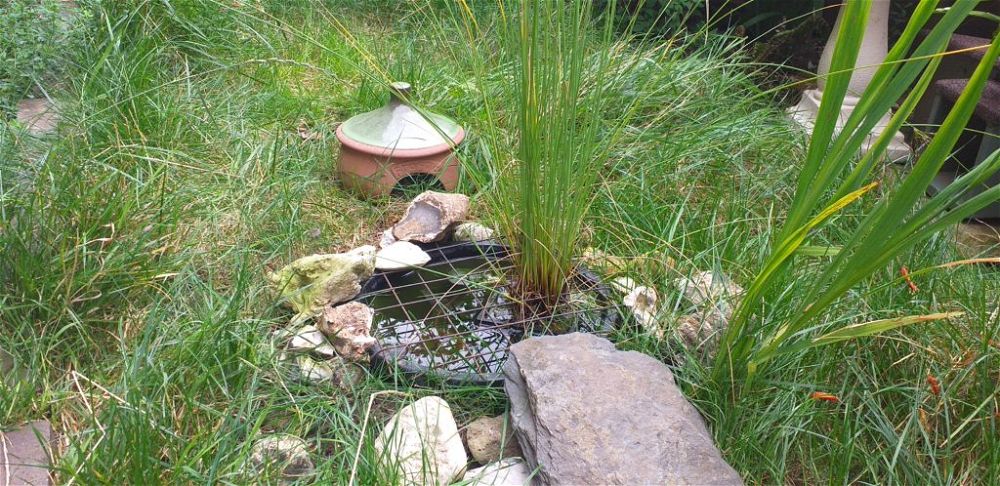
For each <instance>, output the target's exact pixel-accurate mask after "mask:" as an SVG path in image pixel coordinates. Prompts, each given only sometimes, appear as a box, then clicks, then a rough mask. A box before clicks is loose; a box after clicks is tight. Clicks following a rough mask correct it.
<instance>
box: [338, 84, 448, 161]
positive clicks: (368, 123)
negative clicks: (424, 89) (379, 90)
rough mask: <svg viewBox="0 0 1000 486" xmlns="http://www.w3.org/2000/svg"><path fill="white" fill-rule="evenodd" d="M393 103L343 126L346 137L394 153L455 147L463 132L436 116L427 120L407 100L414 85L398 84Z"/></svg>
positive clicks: (392, 98) (442, 117)
mask: <svg viewBox="0 0 1000 486" xmlns="http://www.w3.org/2000/svg"><path fill="white" fill-rule="evenodd" d="M390 86H391V88H392V92H391V96H390V98H389V103H388V104H387V105H385V106H383V107H382V108H379V109H377V110H373V111H369V112H367V113H362V114H360V115H357V116H354V117H351V118H350V119H349V120H347V121H345V122H344V124H343V125H341V130H342V132H343V134H344V136H345V137H346V138H348V139H350V140H352V141H355V142H360V143H363V144H366V145H371V146H374V147H381V148H386V149H390V150H414V149H426V148H430V147H435V146H440V145H443V144H450V143H454V141H455V137H456V136H458V134H459V132H461V130H462V128H461V127H460V126H459V125H458V124H457V123H455V122H454V121H452V120H451V119H449V118H447V117H444V116H441V115H438V114H436V113H427V112H425V113H426V114H427V117H424V116H423V115H421V114H420V112H418V111H417V110H415V109H414V108H413V107H411V106H410V105H407V104H406V103H405V102H404V101H403V98H405V97H406V96H407V95H408V94H409V92H410V84H409V83H403V82H396V83H392V85H390Z"/></svg>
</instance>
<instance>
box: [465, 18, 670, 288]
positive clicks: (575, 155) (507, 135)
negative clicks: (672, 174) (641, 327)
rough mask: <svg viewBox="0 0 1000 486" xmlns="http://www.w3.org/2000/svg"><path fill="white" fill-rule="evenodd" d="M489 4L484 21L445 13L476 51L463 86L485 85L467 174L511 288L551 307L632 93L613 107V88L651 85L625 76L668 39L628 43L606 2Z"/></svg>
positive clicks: (653, 58) (650, 60)
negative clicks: (493, 10) (502, 249)
mask: <svg viewBox="0 0 1000 486" xmlns="http://www.w3.org/2000/svg"><path fill="white" fill-rule="evenodd" d="M498 8H499V13H498V15H496V16H494V17H493V20H495V22H487V21H483V20H482V19H481V18H480V17H481V16H477V15H476V14H474V13H473V11H472V9H471V8H470V7H469V6H468V5H466V4H465V3H464V2H461V3H460V7H459V8H456V9H455V10H454V11H453V12H452V13H453V18H452V21H453V22H454V24H455V25H456V26H457V28H456V30H457V31H459V32H464V33H465V34H466V36H467V38H466V39H464V40H465V42H466V43H467V45H473V46H479V47H478V48H476V49H473V50H472V52H469V53H467V54H466V55H467V57H468V59H466V60H465V61H464V62H465V63H466V64H467V65H468V67H469V68H470V71H471V72H472V74H473V76H474V82H475V83H476V85H477V86H479V87H486V86H492V87H493V88H494V89H493V90H486V89H480V90H479V91H478V93H477V96H478V97H479V99H477V101H478V102H479V103H480V104H481V106H482V107H483V113H484V120H483V123H480V124H479V126H478V128H479V130H480V131H479V132H478V133H477V136H478V137H479V145H478V146H477V147H476V150H477V155H478V156H479V157H480V158H481V159H482V162H483V164H484V165H485V170H480V171H478V172H476V171H474V172H473V173H472V174H471V175H472V178H473V179H474V180H475V182H476V183H477V184H478V185H479V186H480V188H483V189H486V190H485V191H484V192H483V196H484V199H485V202H486V203H487V204H486V205H487V207H488V209H489V212H490V215H491V216H492V218H493V219H494V221H495V222H496V223H497V225H498V226H499V229H500V230H501V233H503V235H504V236H505V237H506V239H507V243H508V244H509V245H511V247H512V249H513V255H514V261H515V268H516V270H515V272H516V275H515V276H514V277H515V280H516V285H517V286H518V287H519V289H520V291H521V292H522V293H523V294H525V295H531V296H532V297H533V298H534V297H537V298H540V299H541V300H542V301H543V302H545V303H547V304H548V305H550V306H551V305H554V304H556V303H557V302H558V301H559V299H560V298H561V297H562V296H563V295H564V294H565V292H566V285H567V282H568V281H569V280H570V279H571V277H572V275H573V272H574V271H575V264H574V258H575V257H576V256H578V255H577V253H578V250H579V249H580V244H579V243H580V238H581V233H582V230H583V225H584V222H585V221H586V219H587V216H588V214H589V212H590V209H591V207H592V206H593V204H594V200H595V197H596V195H597V194H598V192H599V191H598V189H599V184H600V181H601V176H602V171H604V170H605V169H606V168H607V167H608V164H610V163H613V161H611V160H610V157H611V154H612V153H613V151H614V150H615V149H616V148H617V147H616V145H617V143H618V142H619V140H620V139H621V138H622V135H623V133H624V131H625V129H626V127H628V126H629V122H630V121H631V120H632V119H633V118H634V116H635V115H636V107H637V106H638V105H639V101H640V99H641V97H642V95H640V96H636V97H634V98H632V99H630V100H628V101H626V102H625V103H622V100H623V99H626V98H624V97H623V96H621V93H622V92H623V91H631V92H633V93H643V94H645V93H649V92H651V91H654V90H653V89H652V87H653V85H654V83H655V79H656V77H655V76H645V77H636V76H635V73H636V72H637V71H638V70H640V69H641V68H642V67H643V66H645V65H653V64H656V63H657V62H658V61H660V60H662V59H664V57H665V56H666V54H667V48H666V47H667V45H668V44H667V43H661V44H658V45H656V46H653V47H652V48H649V49H634V48H632V47H634V46H631V47H630V46H629V45H628V42H629V41H638V39H636V38H634V37H632V36H629V34H628V33H627V30H628V29H626V33H625V34H621V33H620V31H618V30H616V24H615V21H614V19H615V18H616V12H615V2H608V3H607V4H606V8H605V9H604V10H603V12H599V13H600V15H599V16H595V15H594V12H595V9H594V5H593V2H591V1H587V0H579V1H572V2H534V1H520V2H511V3H510V4H506V3H501V4H499V5H498ZM637 43H638V42H637ZM456 57H457V56H456ZM498 57H499V61H498V60H497V58H498ZM498 72H499V73H501V74H499V75H502V76H504V77H505V78H506V82H503V83H497V82H496V76H498Z"/></svg>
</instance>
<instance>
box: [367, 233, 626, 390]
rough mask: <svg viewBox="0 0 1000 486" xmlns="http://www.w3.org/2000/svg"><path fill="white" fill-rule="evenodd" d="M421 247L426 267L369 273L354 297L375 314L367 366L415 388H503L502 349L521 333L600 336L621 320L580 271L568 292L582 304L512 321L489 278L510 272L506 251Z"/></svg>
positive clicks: (487, 245)
mask: <svg viewBox="0 0 1000 486" xmlns="http://www.w3.org/2000/svg"><path fill="white" fill-rule="evenodd" d="M420 246H421V248H422V249H423V250H424V251H425V252H427V253H428V254H429V255H430V257H431V260H430V262H428V263H427V264H426V265H424V266H423V267H421V268H419V269H414V270H404V271H395V272H376V273H375V274H374V275H373V276H372V277H371V278H370V279H369V280H368V281H367V282H366V283H365V285H364V286H363V287H362V290H361V293H360V294H359V295H358V297H357V298H355V300H356V301H358V302H362V303H364V304H366V305H369V306H371V307H372V308H373V309H375V320H374V322H373V324H372V335H373V336H374V337H375V339H376V341H377V342H376V344H375V346H374V347H373V348H372V350H371V355H372V363H373V365H375V366H376V367H382V368H386V369H389V370H392V371H395V372H402V373H403V374H405V375H407V376H408V377H410V378H411V379H413V380H414V381H416V382H417V383H421V384H436V383H441V382H443V383H444V384H446V385H455V386H462V385H478V386H502V385H503V373H502V370H503V364H504V362H506V360H507V349H508V347H509V346H510V345H511V344H513V343H515V342H517V341H519V340H521V339H524V338H525V337H526V336H529V335H543V334H556V333H562V332H574V331H579V332H589V333H593V334H601V335H606V334H607V333H609V332H610V331H611V330H613V329H615V328H616V327H617V326H618V325H620V323H621V314H620V313H619V311H618V309H617V307H616V306H615V305H614V304H613V300H612V294H611V290H610V289H609V288H608V287H607V286H606V285H605V284H604V283H602V282H601V280H600V278H598V277H597V275H595V274H594V273H592V272H590V271H589V270H587V269H585V268H578V269H577V271H576V273H575V275H574V277H573V280H572V281H571V282H570V292H571V295H574V296H576V298H577V299H578V300H580V301H581V302H584V303H585V304H582V305H579V306H576V307H572V306H569V304H560V305H557V307H556V308H555V309H553V310H552V311H551V312H549V313H548V315H542V316H538V317H530V318H518V317H517V316H519V315H520V314H522V313H521V312H520V310H519V307H520V306H519V305H518V304H517V303H514V302H511V301H510V300H509V298H507V291H506V288H504V286H503V285H500V282H498V281H492V282H491V281H489V280H488V279H490V278H491V276H494V277H492V278H496V277H495V276H498V275H500V274H503V273H505V272H506V271H507V270H509V269H510V268H511V262H510V254H509V251H508V249H507V247H506V246H504V245H500V244H497V243H494V242H488V241H487V242H478V243H472V242H465V243H449V244H432V245H420ZM498 285H499V288H498ZM528 303H531V302H528Z"/></svg>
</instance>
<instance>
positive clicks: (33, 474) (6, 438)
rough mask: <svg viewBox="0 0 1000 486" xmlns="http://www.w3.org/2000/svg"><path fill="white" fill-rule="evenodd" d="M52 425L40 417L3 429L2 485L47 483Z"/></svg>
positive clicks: (39, 485)
mask: <svg viewBox="0 0 1000 486" xmlns="http://www.w3.org/2000/svg"><path fill="white" fill-rule="evenodd" d="M51 442H52V427H51V426H50V425H49V423H48V422H46V421H44V420H39V421H35V422H31V423H29V424H27V425H24V426H22V427H21V428H19V429H16V430H11V431H7V432H0V486H15V485H18V486H20V485H25V486H47V485H48V484H50V483H49V461H50V460H51V455H50V449H51Z"/></svg>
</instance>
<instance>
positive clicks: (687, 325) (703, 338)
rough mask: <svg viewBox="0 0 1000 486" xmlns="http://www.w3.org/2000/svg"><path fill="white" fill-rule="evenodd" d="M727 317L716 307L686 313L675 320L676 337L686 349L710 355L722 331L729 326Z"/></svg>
mask: <svg viewBox="0 0 1000 486" xmlns="http://www.w3.org/2000/svg"><path fill="white" fill-rule="evenodd" d="M729 317H730V316H729V314H728V313H726V312H723V311H721V310H719V309H716V308H708V309H705V310H702V311H698V312H695V313H693V314H688V315H686V316H683V317H681V318H680V319H678V320H677V329H676V334H677V337H678V338H679V339H680V341H681V343H683V344H684V346H685V347H687V348H688V349H690V350H697V351H699V352H700V353H702V354H704V355H707V356H712V355H714V353H715V347H716V345H717V344H718V342H719V338H720V337H721V336H722V332H723V331H725V330H726V327H728V326H729Z"/></svg>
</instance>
